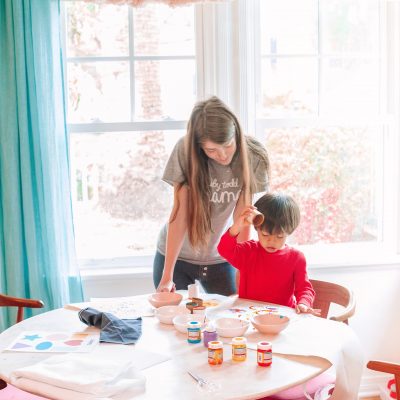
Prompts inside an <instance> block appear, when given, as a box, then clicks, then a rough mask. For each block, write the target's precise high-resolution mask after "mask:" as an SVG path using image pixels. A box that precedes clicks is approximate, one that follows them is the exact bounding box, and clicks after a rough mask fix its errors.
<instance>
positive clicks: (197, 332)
mask: <svg viewBox="0 0 400 400" xmlns="http://www.w3.org/2000/svg"><path fill="white" fill-rule="evenodd" d="M187 341H188V343H200V342H201V324H200V322H197V321H189V322H188V325H187Z"/></svg>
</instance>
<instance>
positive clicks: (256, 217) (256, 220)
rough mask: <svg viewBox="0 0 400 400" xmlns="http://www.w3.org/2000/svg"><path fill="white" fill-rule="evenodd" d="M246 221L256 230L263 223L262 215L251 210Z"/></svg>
mask: <svg viewBox="0 0 400 400" xmlns="http://www.w3.org/2000/svg"><path fill="white" fill-rule="evenodd" d="M247 221H248V222H249V223H250V224H253V225H254V227H255V228H258V227H259V226H261V225H262V223H263V222H264V214H263V213H260V211H257V210H253V214H252V215H251V216H249V217H247Z"/></svg>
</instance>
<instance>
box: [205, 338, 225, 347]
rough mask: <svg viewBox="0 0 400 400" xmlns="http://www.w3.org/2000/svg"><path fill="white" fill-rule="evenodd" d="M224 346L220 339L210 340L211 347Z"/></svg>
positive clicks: (209, 345)
mask: <svg viewBox="0 0 400 400" xmlns="http://www.w3.org/2000/svg"><path fill="white" fill-rule="evenodd" d="M222 347H223V343H222V342H221V341H220V340H212V341H210V342H208V348H209V349H221V348H222Z"/></svg>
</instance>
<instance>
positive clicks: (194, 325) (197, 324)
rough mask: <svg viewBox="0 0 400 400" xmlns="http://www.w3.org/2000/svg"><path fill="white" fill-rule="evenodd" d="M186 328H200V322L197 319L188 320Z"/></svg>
mask: <svg viewBox="0 0 400 400" xmlns="http://www.w3.org/2000/svg"><path fill="white" fill-rule="evenodd" d="M187 327H188V328H200V322H198V321H189V322H188V323H187Z"/></svg>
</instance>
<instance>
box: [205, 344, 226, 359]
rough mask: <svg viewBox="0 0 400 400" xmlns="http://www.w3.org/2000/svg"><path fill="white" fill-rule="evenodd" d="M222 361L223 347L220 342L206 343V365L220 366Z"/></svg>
mask: <svg viewBox="0 0 400 400" xmlns="http://www.w3.org/2000/svg"><path fill="white" fill-rule="evenodd" d="M223 360H224V347H223V344H222V342H221V341H220V340H212V341H211V342H208V363H209V364H210V365H219V364H222V361H223Z"/></svg>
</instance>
